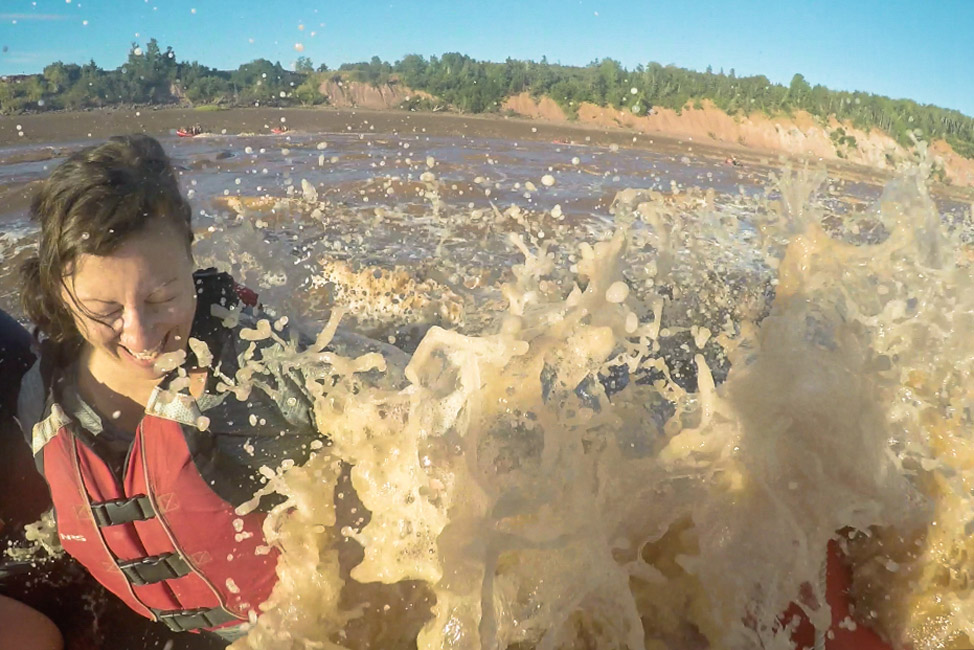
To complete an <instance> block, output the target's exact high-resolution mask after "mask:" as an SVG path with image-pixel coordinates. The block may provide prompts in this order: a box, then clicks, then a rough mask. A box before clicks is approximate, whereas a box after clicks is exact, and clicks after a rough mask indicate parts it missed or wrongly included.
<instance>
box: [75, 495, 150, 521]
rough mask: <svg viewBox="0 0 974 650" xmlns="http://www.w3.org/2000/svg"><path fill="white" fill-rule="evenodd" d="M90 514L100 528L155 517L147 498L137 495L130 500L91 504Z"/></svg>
mask: <svg viewBox="0 0 974 650" xmlns="http://www.w3.org/2000/svg"><path fill="white" fill-rule="evenodd" d="M91 514H93V515H94V516H95V522H97V524H98V526H99V527H100V528H105V527H106V526H118V525H119V524H127V523H130V522H133V521H142V520H143V519H150V518H152V517H155V516H156V512H155V510H153V508H152V502H151V501H150V500H149V497H147V496H144V495H139V496H137V497H132V498H130V499H115V500H114V501H103V502H101V503H93V504H91Z"/></svg>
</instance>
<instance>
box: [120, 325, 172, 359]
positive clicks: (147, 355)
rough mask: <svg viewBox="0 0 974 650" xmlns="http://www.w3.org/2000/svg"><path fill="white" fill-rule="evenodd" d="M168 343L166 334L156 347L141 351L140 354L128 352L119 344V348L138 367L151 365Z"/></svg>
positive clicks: (132, 351)
mask: <svg viewBox="0 0 974 650" xmlns="http://www.w3.org/2000/svg"><path fill="white" fill-rule="evenodd" d="M168 342H169V334H168V333H167V334H166V335H165V336H164V337H163V338H162V340H161V341H159V344H158V345H156V347H154V348H152V349H151V350H142V351H140V352H135V351H134V350H130V349H129V348H127V347H125V346H124V345H121V344H120V347H121V348H122V350H124V351H125V353H126V354H127V355H128V356H129V357H131V359H132V360H134V361H135V362H136V363H138V364H139V365H151V364H152V362H154V361H155V360H156V359H157V358H158V357H159V355H160V354H161V353H162V351H163V350H164V349H165V347H166V343H168Z"/></svg>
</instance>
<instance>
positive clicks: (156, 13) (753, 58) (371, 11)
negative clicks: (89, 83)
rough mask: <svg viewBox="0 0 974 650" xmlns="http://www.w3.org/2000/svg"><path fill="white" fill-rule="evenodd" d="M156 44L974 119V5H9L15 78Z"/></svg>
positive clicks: (857, 1) (256, 1)
mask: <svg viewBox="0 0 974 650" xmlns="http://www.w3.org/2000/svg"><path fill="white" fill-rule="evenodd" d="M86 21H87V22H86ZM150 37H155V38H156V39H158V40H159V42H160V45H161V46H162V47H163V48H165V46H167V45H171V46H172V47H173V49H174V50H175V51H176V56H177V58H178V59H179V60H188V61H192V60H198V61H200V62H201V63H205V64H207V65H211V66H215V67H218V68H236V67H237V66H238V65H240V64H241V63H244V62H247V61H250V60H252V59H255V58H258V57H264V58H268V59H271V60H275V61H276V60H279V61H281V63H282V64H284V65H290V64H291V63H292V62H293V61H294V59H295V58H296V57H297V56H299V55H301V54H303V55H305V56H308V57H310V58H311V59H312V60H313V62H314V63H315V65H318V64H319V63H322V62H324V63H327V64H328V65H329V66H331V67H334V66H336V65H337V64H339V63H342V62H347V61H359V60H366V59H368V58H370V57H371V56H372V55H374V54H377V55H379V56H380V57H382V58H383V59H387V60H390V61H391V60H395V59H398V58H401V57H402V56H403V55H404V54H409V53H418V54H423V55H427V56H428V55H431V54H442V53H443V52H450V51H459V52H463V53H465V54H469V55H471V56H473V57H475V58H478V59H487V60H496V61H501V60H503V59H505V58H507V57H513V58H529V59H535V60H537V59H540V58H541V56H543V55H545V56H547V57H548V60H549V61H552V62H556V61H558V62H561V63H565V64H570V65H584V64H586V63H588V62H590V61H592V60H593V59H596V58H602V57H612V58H615V59H618V60H620V61H621V62H622V63H623V64H624V65H626V66H627V67H632V66H634V65H636V64H638V63H647V62H649V61H658V62H660V63H663V64H668V63H673V64H675V65H678V66H682V67H687V68H691V69H695V70H703V69H705V68H706V67H707V66H708V65H711V66H713V68H714V70H715V71H717V70H720V69H721V68H723V69H724V70H725V71H729V70H730V69H731V68H734V69H735V70H736V72H737V74H738V75H742V74H764V75H766V76H767V77H768V78H770V79H771V80H772V81H776V82H782V83H788V81H790V79H791V77H792V75H793V74H794V73H796V72H801V73H802V74H804V75H805V78H806V79H807V80H808V81H809V82H810V83H812V84H816V83H821V84H824V85H826V86H828V87H830V88H835V89H844V90H865V91H869V92H875V93H879V94H883V95H889V96H891V97H909V98H911V99H915V100H917V101H919V102H921V103H931V104H937V105H940V106H945V107H947V108H954V109H957V110H960V111H962V112H964V113H966V114H967V115H972V116H974V0H936V1H933V2H929V1H928V2H924V1H920V0H911V1H906V0H886V1H880V0H845V1H835V2H832V1H829V2H825V1H822V2H790V1H788V0H730V1H726V2H702V1H699V2H698V1H693V0H668V1H667V2H657V1H655V0H652V1H651V0H485V1H470V0H412V1H407V0H385V1H383V2H379V1H375V2H373V1H371V0H343V1H341V2H334V1H331V0H328V1H325V0H277V1H275V0H235V1H233V2H230V1H224V0H0V46H3V48H5V51H3V52H0V74H16V73H22V72H39V71H40V70H41V69H42V68H43V67H44V65H46V64H47V63H50V62H52V61H55V60H59V59H60V60H63V61H65V62H78V63H80V62H84V61H87V60H88V59H94V60H95V61H96V62H97V63H98V64H99V65H100V66H102V67H104V68H115V67H117V66H118V65H120V64H121V63H122V61H123V60H124V59H125V57H126V55H127V53H128V49H129V46H130V44H131V42H132V41H139V42H141V43H144V42H145V41H146V40H147V39H148V38H150ZM298 46H300V47H301V48H303V50H302V51H300V52H299V51H298Z"/></svg>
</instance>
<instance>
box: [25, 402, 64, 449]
mask: <svg viewBox="0 0 974 650" xmlns="http://www.w3.org/2000/svg"><path fill="white" fill-rule="evenodd" d="M70 423H71V418H69V417H68V414H67V413H65V412H64V409H62V408H61V405H60V404H57V403H54V404H51V408H50V413H49V415H48V416H47V417H46V418H44V419H43V420H41V421H40V422H38V423H37V424H35V425H34V426H33V428H32V429H31V440H30V446H31V450H32V451H33V452H34V455H35V456H36V455H37V454H39V453H41V450H42V449H44V446H45V445H46V444H47V443H49V442H50V441H51V440H53V439H54V436H56V435H57V434H58V431H60V430H61V429H62V428H63V427H65V426H67V425H68V424H70Z"/></svg>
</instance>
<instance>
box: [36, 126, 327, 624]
mask: <svg viewBox="0 0 974 650" xmlns="http://www.w3.org/2000/svg"><path fill="white" fill-rule="evenodd" d="M190 215H191V211H190V207H189V204H188V203H187V201H186V200H185V198H184V197H183V196H182V194H181V193H180V190H179V187H178V183H177V180H176V177H175V174H174V172H173V169H172V166H171V164H170V162H169V159H168V158H167V156H166V154H165V152H164V151H163V149H162V147H161V146H160V145H159V143H158V142H156V141H155V140H154V139H152V138H150V137H147V136H139V135H136V136H124V137H115V138H112V139H111V140H110V141H108V142H106V143H104V144H102V145H99V146H96V147H92V148H88V149H85V150H82V151H79V152H77V153H75V154H74V155H72V156H71V157H70V158H69V159H68V160H66V161H65V162H64V163H62V164H61V165H60V166H59V167H58V168H57V169H55V170H54V172H53V173H52V174H51V176H50V178H48V180H47V181H45V183H44V185H43V187H42V188H41V189H40V190H39V192H38V194H37V195H36V197H35V199H34V202H33V204H32V206H31V216H32V218H33V219H35V220H37V221H38V222H39V223H40V227H41V237H40V243H39V246H38V251H37V254H36V256H34V257H33V258H32V259H29V260H28V261H27V262H26V263H25V264H24V266H23V268H22V279H23V293H22V299H23V304H24V308H25V310H26V313H27V315H28V317H29V318H30V319H31V320H32V321H33V322H34V323H35V324H36V326H37V327H38V329H39V330H40V332H41V333H43V335H44V338H43V340H42V342H41V356H40V359H39V360H38V362H37V363H36V364H35V365H34V366H33V367H32V368H31V370H30V371H29V372H28V373H27V375H26V376H25V378H24V381H23V384H22V389H21V394H20V399H19V403H18V415H19V418H20V421H21V423H22V425H23V427H24V430H25V433H26V435H27V437H28V439H29V442H30V444H31V446H32V449H33V453H34V457H35V461H36V463H37V465H38V467H39V468H40V470H41V473H42V474H43V475H44V477H45V479H46V480H47V482H48V485H49V487H50V491H51V496H52V500H53V502H54V509H55V512H56V517H57V525H58V533H59V536H60V539H61V543H62V545H63V546H64V549H65V550H66V551H67V552H68V553H69V554H71V555H72V556H73V557H74V558H76V559H77V560H78V561H80V562H81V564H83V565H84V566H85V567H86V569H87V570H88V571H89V572H90V573H91V574H92V575H93V576H94V577H95V578H96V579H97V580H98V581H99V582H101V583H102V584H103V585H104V586H105V587H107V588H108V589H109V590H110V591H112V592H114V593H115V594H116V595H117V596H118V597H119V598H120V599H122V600H123V601H124V602H125V603H126V604H127V605H128V606H129V607H131V608H132V609H133V610H135V611H136V612H138V613H140V614H142V615H143V616H145V617H147V618H150V619H153V620H157V621H161V622H163V623H165V624H166V625H168V626H169V627H170V628H171V629H173V630H190V631H200V630H206V631H210V632H212V633H214V634H216V635H219V636H220V637H222V638H223V639H226V640H232V639H235V638H238V637H239V636H242V635H243V634H244V633H245V630H246V628H245V624H246V623H247V621H248V620H252V619H253V617H254V616H255V615H256V614H257V613H258V612H259V609H258V606H259V605H260V604H261V603H262V602H263V601H264V600H266V599H267V597H268V596H269V595H270V592H271V589H272V588H273V586H274V583H275V580H276V576H275V571H274V570H275V561H276V557H277V553H276V551H275V550H273V549H270V548H268V547H267V546H265V542H264V538H263V536H262V533H261V524H262V522H263V519H264V517H265V514H264V512H266V509H267V508H268V507H270V506H271V505H273V503H271V500H270V499H269V498H265V499H264V500H263V501H262V502H261V506H260V507H259V508H258V509H257V510H256V511H254V512H251V513H250V514H247V515H243V516H238V515H237V514H236V513H235V512H234V508H235V507H236V506H238V505H240V504H242V503H244V502H245V501H248V500H249V499H251V497H253V495H254V493H255V492H256V491H257V490H258V489H259V488H260V481H261V479H260V476H259V474H258V472H257V469H259V468H260V467H262V466H268V467H271V468H275V467H278V466H279V465H280V464H281V462H282V461H284V460H285V459H289V460H291V461H294V462H295V463H297V464H301V463H303V462H304V461H305V460H306V459H307V457H308V455H309V454H310V449H311V448H312V447H313V445H311V444H310V443H311V442H312V441H313V440H314V438H315V436H316V431H315V428H314V426H313V418H312V414H311V404H310V402H309V400H308V399H307V397H306V396H305V394H304V392H303V390H302V387H303V380H302V379H301V378H300V377H299V376H297V374H296V373H294V372H290V373H289V372H285V371H283V370H281V369H279V368H277V369H275V368H274V366H273V364H264V366H265V372H266V373H267V376H264V377H262V378H261V379H262V381H261V382H259V384H260V386H262V387H263V389H260V388H253V389H252V390H250V392H249V394H248V395H246V396H244V395H243V393H242V392H241V391H237V392H234V391H233V390H227V385H228V384H229V385H231V386H232V385H233V383H234V377H236V376H237V375H236V372H237V370H238V369H239V364H240V362H241V361H242V360H243V359H244V358H247V357H246V355H247V354H251V355H253V356H254V357H255V358H256V359H260V358H261V352H260V350H261V347H260V346H261V345H263V344H262V343H260V342H258V344H257V351H256V352H253V351H252V350H251V351H248V350H247V348H248V346H251V345H252V343H251V341H242V340H241V338H240V336H239V334H240V331H241V330H242V328H244V327H251V328H252V327H255V324H256V318H257V314H256V312H255V311H254V309H253V308H254V307H255V305H254V303H255V300H254V298H255V296H254V295H253V294H250V293H249V292H247V291H244V290H241V289H240V288H239V287H237V286H236V285H235V284H234V282H233V280H232V279H231V278H230V277H229V276H227V275H226V274H222V273H217V272H215V271H212V270H210V271H200V272H196V273H194V270H193V269H194V266H193V259H192V255H191V252H190V244H191V243H192V241H193V232H192V227H191V223H190ZM215 306H219V308H220V309H217V310H214V309H213V308H214V307H215ZM221 310H222V311H221ZM227 310H229V311H231V312H234V313H235V316H234V318H231V319H229V320H230V321H236V324H235V325H232V326H225V324H224V320H223V319H221V318H220V317H218V316H215V315H214V311H216V312H218V313H220V314H222V315H223V316H226V313H227ZM281 336H286V334H282V335H281ZM191 342H192V346H190V343H191ZM190 347H192V349H190ZM174 366H175V367H174ZM254 383H255V384H257V383H258V382H254ZM243 392H246V391H243ZM238 396H239V397H241V399H243V400H245V401H240V400H239V399H238ZM319 446H320V445H319Z"/></svg>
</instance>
